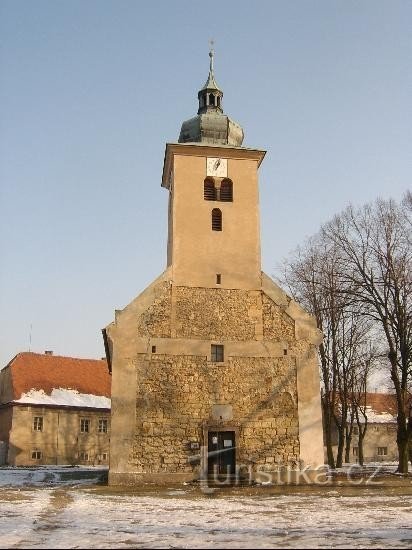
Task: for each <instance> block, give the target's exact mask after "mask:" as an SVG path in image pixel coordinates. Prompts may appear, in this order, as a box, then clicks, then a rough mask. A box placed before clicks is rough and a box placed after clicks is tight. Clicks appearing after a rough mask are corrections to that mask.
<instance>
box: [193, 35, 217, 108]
mask: <svg viewBox="0 0 412 550" xmlns="http://www.w3.org/2000/svg"><path fill="white" fill-rule="evenodd" d="M213 44H214V42H213V40H211V41H210V50H209V57H210V65H209V76H208V77H207V80H206V83H205V85H204V86H203V88H202V89H201V90H200V91H199V93H198V94H197V97H198V98H199V110H198V111H197V113H198V114H199V115H200V114H201V113H207V112H219V113H223V109H222V107H221V104H222V97H223V92H222V90H221V89H220V88H219V86H218V85H217V82H216V80H215V72H214V57H215V50H214V49H213Z"/></svg>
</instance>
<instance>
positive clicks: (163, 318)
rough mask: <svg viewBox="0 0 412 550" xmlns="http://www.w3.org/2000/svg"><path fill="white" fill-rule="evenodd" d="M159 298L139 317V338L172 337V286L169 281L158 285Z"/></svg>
mask: <svg viewBox="0 0 412 550" xmlns="http://www.w3.org/2000/svg"><path fill="white" fill-rule="evenodd" d="M156 290H157V297H156V298H155V300H154V302H153V304H152V305H151V306H150V307H149V308H148V309H147V310H146V311H145V312H144V313H143V314H142V315H140V316H139V318H138V320H137V333H138V335H139V336H152V337H153V336H157V337H159V338H168V337H170V311H171V286H170V284H169V282H168V281H166V282H163V283H160V284H159V285H158V288H157V289H156Z"/></svg>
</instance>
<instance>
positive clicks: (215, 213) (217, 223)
mask: <svg viewBox="0 0 412 550" xmlns="http://www.w3.org/2000/svg"><path fill="white" fill-rule="evenodd" d="M212 231H222V211H221V210H219V208H213V210H212Z"/></svg>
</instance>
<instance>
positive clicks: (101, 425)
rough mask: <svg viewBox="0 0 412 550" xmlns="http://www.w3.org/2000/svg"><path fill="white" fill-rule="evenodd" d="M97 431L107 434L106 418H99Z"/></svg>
mask: <svg viewBox="0 0 412 550" xmlns="http://www.w3.org/2000/svg"><path fill="white" fill-rule="evenodd" d="M98 431H99V433H100V434H107V418H99V427H98Z"/></svg>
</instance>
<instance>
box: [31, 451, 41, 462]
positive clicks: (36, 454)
mask: <svg viewBox="0 0 412 550" xmlns="http://www.w3.org/2000/svg"><path fill="white" fill-rule="evenodd" d="M41 457H42V452H41V451H38V450H37V449H35V450H34V451H32V452H31V458H32V460H41Z"/></svg>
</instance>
